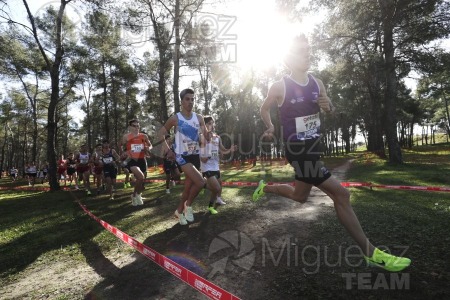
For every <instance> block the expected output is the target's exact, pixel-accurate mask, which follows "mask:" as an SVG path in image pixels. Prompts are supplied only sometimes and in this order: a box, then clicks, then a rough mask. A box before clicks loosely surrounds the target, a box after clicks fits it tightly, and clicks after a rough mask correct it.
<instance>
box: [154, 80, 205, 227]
mask: <svg viewBox="0 0 450 300" xmlns="http://www.w3.org/2000/svg"><path fill="white" fill-rule="evenodd" d="M180 99H181V112H179V113H177V114H175V115H173V116H171V117H170V118H169V119H168V120H167V122H166V123H165V124H164V126H163V127H161V129H160V130H159V131H158V141H159V142H158V143H157V144H160V143H161V144H162V147H163V148H162V151H161V152H162V153H167V157H168V158H169V159H175V160H176V162H177V164H178V166H179V168H180V169H181V171H182V172H184V174H185V181H184V190H183V193H182V194H181V198H180V202H179V204H178V208H177V209H176V210H175V213H174V214H175V216H176V217H177V218H178V221H179V223H180V225H187V224H188V222H193V221H194V212H193V210H192V207H191V205H192V202H193V201H194V199H195V197H197V195H198V193H199V192H200V191H201V189H202V188H204V187H205V186H206V181H205V179H204V178H203V176H202V174H201V173H200V171H199V169H200V157H199V147H200V143H201V142H203V143H204V142H205V141H204V139H205V134H206V128H205V122H204V120H203V116H201V115H199V114H196V113H195V112H193V111H192V109H193V107H194V99H195V98H194V91H193V90H192V89H184V90H182V91H181V92H180ZM173 127H174V128H175V144H174V149H175V151H172V150H170V148H169V145H168V144H167V142H166V141H165V136H166V135H168V134H169V132H170V130H171V129H172V128H173Z"/></svg>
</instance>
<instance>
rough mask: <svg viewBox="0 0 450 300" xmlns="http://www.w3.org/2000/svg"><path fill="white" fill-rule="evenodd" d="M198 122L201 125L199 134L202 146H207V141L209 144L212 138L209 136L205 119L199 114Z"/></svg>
mask: <svg viewBox="0 0 450 300" xmlns="http://www.w3.org/2000/svg"><path fill="white" fill-rule="evenodd" d="M197 118H198V122H199V123H200V132H199V135H200V136H199V139H200V145H206V141H208V142H209V140H210V139H211V137H210V136H209V134H207V133H208V130H207V129H206V125H205V120H204V119H203V116H202V115H199V114H197Z"/></svg>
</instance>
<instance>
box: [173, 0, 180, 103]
mask: <svg viewBox="0 0 450 300" xmlns="http://www.w3.org/2000/svg"><path fill="white" fill-rule="evenodd" d="M173 25H174V27H175V47H174V55H173V101H174V104H175V112H179V111H180V88H179V83H180V58H181V53H180V47H181V36H180V26H181V24H180V0H175V18H174V24H173Z"/></svg>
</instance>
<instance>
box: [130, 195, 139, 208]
mask: <svg viewBox="0 0 450 300" xmlns="http://www.w3.org/2000/svg"><path fill="white" fill-rule="evenodd" d="M136 198H137V196H133V195H131V205H133V206H137V205H138V203H137V199H136Z"/></svg>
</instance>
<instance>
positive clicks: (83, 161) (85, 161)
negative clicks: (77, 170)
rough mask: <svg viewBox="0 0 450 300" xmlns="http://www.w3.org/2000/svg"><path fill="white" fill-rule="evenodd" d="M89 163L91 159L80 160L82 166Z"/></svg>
mask: <svg viewBox="0 0 450 300" xmlns="http://www.w3.org/2000/svg"><path fill="white" fill-rule="evenodd" d="M88 162H89V158H80V164H83V165H85V164H87V163H88Z"/></svg>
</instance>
